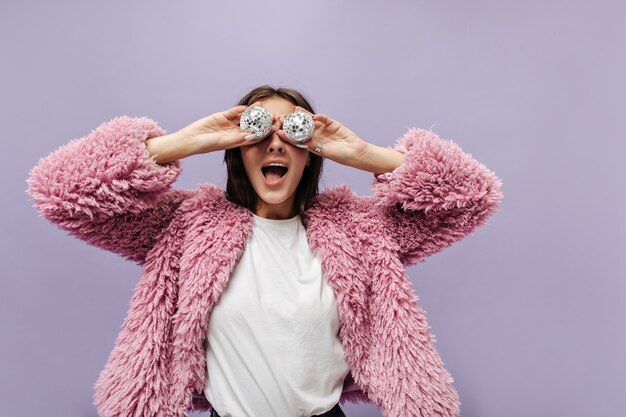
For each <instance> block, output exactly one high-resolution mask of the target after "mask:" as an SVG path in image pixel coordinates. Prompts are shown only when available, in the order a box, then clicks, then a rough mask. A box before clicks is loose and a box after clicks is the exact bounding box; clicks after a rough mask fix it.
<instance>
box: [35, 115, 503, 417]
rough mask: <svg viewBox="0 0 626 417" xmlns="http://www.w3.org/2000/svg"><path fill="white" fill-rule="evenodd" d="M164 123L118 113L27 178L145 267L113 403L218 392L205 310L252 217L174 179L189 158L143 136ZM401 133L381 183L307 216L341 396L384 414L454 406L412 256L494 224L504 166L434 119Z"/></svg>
mask: <svg viewBox="0 0 626 417" xmlns="http://www.w3.org/2000/svg"><path fill="white" fill-rule="evenodd" d="M164 134H166V132H165V131H164V130H163V129H162V128H160V127H159V125H158V124H157V123H156V122H155V121H153V120H151V119H149V118H146V117H129V116H120V117H116V118H114V119H112V120H110V121H108V122H106V123H102V124H101V125H100V126H98V127H97V128H96V129H95V130H93V131H92V132H91V133H90V134H89V135H87V136H86V137H83V138H80V139H74V140H71V141H70V142H69V143H67V144H65V145H63V146H61V147H60V148H59V149H57V150H56V151H54V152H52V153H51V154H50V155H48V156H46V157H45V158H42V159H40V160H39V162H38V164H37V165H36V166H35V167H34V168H33V169H32V170H31V172H30V176H29V178H28V180H27V183H28V189H27V192H28V194H29V195H30V196H31V197H32V198H33V200H34V207H35V208H36V209H37V210H38V211H39V212H40V213H41V215H42V216H44V217H45V218H47V219H48V220H50V221H51V222H53V223H55V224H57V225H58V226H59V227H60V228H62V229H64V230H66V231H67V232H69V233H70V234H71V235H73V236H76V237H78V238H79V239H82V240H84V241H85V242H88V243H89V244H91V245H94V246H97V247H99V248H102V249H105V250H109V251H112V252H115V253H117V254H119V255H121V256H123V257H125V258H126V259H129V260H132V261H134V262H136V263H138V264H139V265H141V266H142V267H143V272H142V274H141V277H140V279H139V281H138V283H137V285H136V288H135V290H134V293H133V296H132V300H131V303H130V308H129V311H128V313H127V316H126V318H125V320H124V322H123V324H122V328H121V331H120V333H119V335H118V337H117V338H116V341H115V346H114V348H113V350H112V352H111V354H110V356H109V358H108V361H107V364H106V366H105V368H104V369H103V370H102V372H101V373H100V376H99V378H98V380H97V382H96V384H95V393H94V405H95V406H96V407H97V409H98V413H99V415H100V416H102V417H130V416H134V417H139V416H143V417H149V416H150V417H152V416H155V417H157V416H158V417H181V416H186V415H187V414H188V411H190V410H210V409H211V408H212V407H211V404H210V403H209V402H207V401H206V399H205V398H204V396H203V394H202V390H203V388H204V386H205V383H206V377H207V373H206V360H205V343H206V341H205V334H206V332H207V325H208V319H209V315H210V314H211V311H212V309H213V307H214V306H215V304H216V303H217V302H218V300H219V298H220V294H221V293H222V291H223V290H224V288H225V286H226V285H227V283H228V279H229V277H230V276H231V272H232V270H233V268H234V266H235V264H236V263H237V261H238V259H239V258H240V257H241V255H242V254H243V252H244V250H245V248H246V242H247V241H248V238H249V236H250V232H251V227H252V225H253V218H252V214H251V212H250V211H249V210H247V209H245V208H242V207H240V206H237V205H235V204H233V203H231V202H229V201H228V200H227V199H226V198H225V196H224V192H223V190H221V189H220V188H219V187H217V186H216V185H212V184H203V185H201V186H199V187H198V188H197V189H195V190H183V189H175V188H172V187H171V184H172V183H173V182H174V181H175V180H176V179H177V177H178V176H179V175H180V173H181V169H182V167H181V162H180V161H174V162H171V163H168V164H164V165H159V164H157V163H156V162H155V161H154V159H153V158H151V157H150V156H149V154H148V151H147V149H146V146H145V144H144V141H145V140H146V139H147V138H151V137H155V136H161V135H164ZM394 149H396V150H398V151H400V152H402V153H404V154H405V159H404V161H403V162H402V165H401V166H399V167H398V168H397V169H395V170H394V171H393V172H390V173H385V174H381V175H375V176H374V178H373V181H372V187H373V191H374V192H373V194H372V195H371V196H359V195H356V194H355V193H353V192H352V191H351V190H350V188H349V187H348V186H345V185H343V186H336V187H333V188H331V189H327V190H324V191H323V192H322V193H321V194H320V195H318V196H316V197H315V202H314V204H313V205H312V206H311V207H310V208H309V209H308V210H307V212H306V216H305V218H306V230H307V239H308V241H309V244H310V246H311V250H312V251H313V252H314V254H315V255H316V256H317V257H318V258H319V259H320V261H321V263H322V267H323V270H324V275H325V279H326V280H327V282H328V284H329V285H330V286H331V287H332V289H333V290H334V292H335V296H336V300H337V308H338V312H339V319H340V338H341V342H342V345H343V347H344V350H345V357H346V360H347V362H348V364H349V366H350V373H349V374H348V378H346V381H345V385H344V389H343V393H342V394H341V398H340V402H342V403H343V402H346V401H350V402H353V403H358V402H368V403H373V404H375V405H376V406H377V407H378V408H379V409H380V410H381V412H382V414H383V415H384V416H385V417H408V416H423V417H431V416H447V417H448V416H458V415H459V409H460V400H459V396H458V393H457V391H456V390H455V388H454V387H453V385H452V383H453V379H452V377H451V375H450V374H449V372H448V371H447V370H446V369H445V368H444V365H443V362H442V360H441V358H440V356H439V354H438V352H437V350H436V348H435V337H434V336H433V335H432V333H431V332H430V330H429V329H430V326H429V325H428V323H427V320H426V315H425V311H424V310H423V309H422V308H420V307H419V305H418V304H417V300H418V298H417V296H416V294H415V293H414V291H413V289H412V285H411V282H410V281H409V279H408V277H407V274H406V270H405V267H406V266H408V265H413V264H415V263H418V262H423V261H424V259H425V258H426V257H427V256H429V255H431V254H433V253H436V252H438V251H440V250H442V249H444V248H446V247H448V246H450V245H451V244H452V243H454V242H456V241H458V240H460V239H462V238H463V237H465V236H467V235H469V234H470V233H471V232H472V231H473V230H474V229H476V227H477V226H480V225H482V224H484V223H485V222H486V220H487V218H488V217H489V216H490V215H491V214H492V213H494V212H495V211H496V209H497V207H498V205H499V201H500V200H501V198H502V192H501V181H500V180H499V179H498V178H497V177H496V176H495V174H494V173H493V172H491V171H490V170H489V169H487V168H486V167H485V166H484V165H482V164H481V163H479V162H478V161H476V160H475V159H473V158H472V157H471V156H470V155H468V154H466V153H464V152H463V151H462V150H461V149H460V148H459V147H458V145H456V144H455V143H454V142H452V141H451V140H446V139H441V138H439V137H438V136H437V135H436V134H435V133H433V132H432V131H431V130H424V129H415V128H412V129H409V130H408V131H407V132H406V133H405V134H404V135H403V136H402V137H401V138H399V139H398V140H397V142H396V144H395V145H394Z"/></svg>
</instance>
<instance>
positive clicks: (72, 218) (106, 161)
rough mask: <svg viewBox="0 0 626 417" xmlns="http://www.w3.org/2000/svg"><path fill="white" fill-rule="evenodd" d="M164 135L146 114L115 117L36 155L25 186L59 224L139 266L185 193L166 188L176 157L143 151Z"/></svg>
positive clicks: (173, 177)
mask: <svg viewBox="0 0 626 417" xmlns="http://www.w3.org/2000/svg"><path fill="white" fill-rule="evenodd" d="M164 134H166V132H165V131H164V130H163V129H161V128H160V127H159V126H158V124H157V123H156V122H155V121H153V120H151V119H148V118H146V117H129V116H120V117H116V118H114V119H112V120H110V121H108V122H105V123H102V124H101V125H100V126H98V127H97V128H96V129H95V130H92V132H91V133H90V134H89V135H87V136H86V137H82V138H80V139H72V140H71V141H69V142H68V143H66V144H65V145H62V146H61V147H60V148H58V149H57V150H55V151H54V152H52V153H51V154H49V155H48V156H46V157H44V158H41V159H40V160H39V162H38V164H37V165H36V166H35V167H34V168H33V169H32V170H31V171H30V175H29V178H28V179H27V184H28V188H27V190H26V192H27V193H28V194H29V195H30V196H31V197H32V199H33V200H34V207H35V209H36V210H37V211H38V212H39V213H40V214H41V215H42V216H43V217H45V218H46V219H48V220H49V221H50V222H52V223H54V224H56V225H58V226H59V227H60V228H61V229H63V230H66V231H67V232H69V233H70V234H71V235H73V236H75V237H77V238H79V239H82V240H84V241H86V242H87V243H89V244H91V245H93V246H96V247H99V248H102V249H105V250H109V251H112V252H114V253H117V254H119V255H121V256H123V257H125V258H126V259H129V260H132V261H134V262H137V263H139V264H140V265H141V264H143V262H144V261H145V257H146V254H147V252H148V251H149V250H150V249H151V248H152V247H153V246H154V244H155V242H156V240H157V239H158V236H159V235H160V233H161V231H162V230H163V229H164V228H165V227H166V226H167V225H168V224H169V222H170V221H171V219H172V217H173V214H174V211H175V209H176V208H177V207H178V205H179V204H180V203H181V202H182V201H183V200H184V199H185V198H187V197H188V196H189V195H190V193H191V191H187V190H174V189H171V187H170V185H171V184H172V183H173V182H174V181H175V180H176V179H177V178H178V176H179V175H180V173H181V165H180V161H173V162H170V163H168V164H164V165H159V164H157V163H156V162H155V161H154V159H153V158H151V157H150V155H149V153H148V150H147V148H146V146H145V143H144V142H145V140H146V139H148V138H151V137H156V136H162V135H164Z"/></svg>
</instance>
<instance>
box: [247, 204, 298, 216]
mask: <svg viewBox="0 0 626 417" xmlns="http://www.w3.org/2000/svg"><path fill="white" fill-rule="evenodd" d="M254 214H256V215H257V216H259V217H265V218H266V219H272V220H286V219H291V218H292V217H294V216H295V215H296V214H297V211H296V210H295V207H293V202H287V201H285V202H284V203H282V204H268V203H266V202H264V201H263V202H262V203H261V205H260V207H259V208H257V210H256V212H255V213H254Z"/></svg>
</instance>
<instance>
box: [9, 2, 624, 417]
mask: <svg viewBox="0 0 626 417" xmlns="http://www.w3.org/2000/svg"><path fill="white" fill-rule="evenodd" d="M248 3H249V4H245V5H243V4H242V2H226V1H223V2H208V1H204V2H200V1H186V2H178V3H176V2H165V1H150V2H148V1H140V2H119V1H114V2H80V1H72V2H70V1H56V2H44V1H38V2H33V1H22V2H19V3H18V2H11V3H9V2H2V3H1V4H0V45H1V52H2V53H1V60H2V65H1V66H0V70H1V71H2V77H0V83H1V90H0V91H1V97H2V100H1V103H2V109H1V110H2V111H1V112H0V120H1V121H2V127H3V130H4V134H3V140H2V147H3V152H2V156H3V163H2V165H1V168H0V169H1V170H2V172H1V176H0V178H2V183H3V185H4V187H5V192H4V194H5V197H4V198H3V201H4V204H2V205H1V210H2V216H1V217H0V219H1V227H2V238H1V240H0V243H1V245H2V247H1V248H0V249H1V251H0V254H1V255H0V256H1V257H2V259H1V262H0V275H1V284H2V289H1V290H0V317H1V319H0V334H1V335H2V343H0V358H1V359H0V404H2V407H3V409H2V410H1V411H0V413H1V414H2V415H6V416H9V415H19V416H22V417H29V416H33V417H35V416H37V417H39V416H47V417H56V416H59V417H60V416H64V417H65V416H84V417H91V416H96V411H95V409H94V407H93V405H92V404H91V401H92V392H93V384H94V383H95V381H96V378H97V376H98V373H99V372H100V370H101V369H102V367H103V366H104V364H105V361H106V359H107V356H108V354H109V352H110V350H111V349H112V347H113V342H114V339H115V336H116V335H117V332H118V330H119V328H120V326H121V323H122V320H123V318H124V316H125V314H126V310H127V308H128V303H129V300H130V297H131V294H132V289H133V287H134V285H135V283H136V281H137V280H138V278H139V275H140V269H139V267H137V266H135V265H134V264H132V263H130V262H127V261H124V260H122V259H121V258H118V257H116V256H115V255H112V254H110V253H107V252H104V251H101V250H98V249H96V248H94V247H90V246H87V245H86V244H84V243H82V242H80V241H78V240H76V239H74V238H72V237H69V236H68V235H67V234H66V233H65V232H62V231H60V230H58V229H57V228H56V227H55V226H53V225H51V224H50V223H48V222H47V221H46V220H44V219H43V218H41V217H39V216H38V214H37V213H36V212H35V210H34V209H33V208H32V203H31V201H30V200H29V198H28V196H27V195H26V194H25V189H26V182H25V179H26V177H27V175H28V171H29V170H30V169H31V168H32V167H33V166H34V165H35V164H36V163H37V161H38V159H39V158H40V157H43V156H45V155H47V154H48V153H50V152H51V151H53V150H55V149H56V148H58V147H59V146H61V145H62V144H64V143H66V142H67V141H69V140H70V139H72V138H77V137H81V136H84V135H86V134H88V133H89V132H90V131H91V130H92V129H94V128H95V127H96V126H98V125H99V124H100V123H102V122H104V121H107V120H109V119H111V118H112V117H114V116H116V115H122V114H128V115H131V116H148V117H151V118H153V119H154V120H157V121H158V122H159V123H160V124H161V126H162V127H163V128H165V129H166V130H168V131H173V130H177V129H179V128H181V127H183V126H184V125H186V124H188V123H191V122H192V121H195V120H197V119H199V118H201V117H203V116H206V115H209V114H212V113H215V112H217V111H222V110H225V109H227V108H228V107H231V106H234V105H235V102H236V100H237V99H238V98H239V97H240V96H241V95H243V94H244V93H245V92H246V91H248V90H249V89H251V88H253V87H255V86H257V85H260V84H265V83H269V84H272V85H275V86H289V87H294V88H297V89H300V90H302V91H303V92H304V93H305V94H307V95H308V96H309V97H310V98H311V99H312V101H313V104H314V107H315V110H316V111H317V112H319V113H324V114H328V115H329V116H331V117H332V118H335V119H337V120H339V121H340V122H342V123H344V124H345V125H346V126H348V127H349V128H351V129H352V130H353V131H355V132H356V133H357V134H359V135H360V136H361V137H362V138H364V139H365V140H367V141H369V142H371V143H374V144H377V145H380V146H390V145H392V144H393V142H394V141H395V139H396V138H398V137H399V136H400V135H401V134H402V133H404V131H405V130H406V129H407V128H408V127H424V128H428V127H432V128H433V130H434V131H435V132H436V133H438V134H439V135H440V136H442V137H445V138H449V139H452V140H454V141H455V142H456V143H458V144H459V145H460V146H461V147H462V148H463V149H464V150H465V151H466V152H468V153H470V154H472V155H473V156H474V157H475V158H476V159H478V160H479V161H481V162H482V163H484V164H485V165H486V166H488V167H489V168H490V169H492V170H493V171H494V172H495V173H496V174H497V175H498V176H499V177H500V178H501V179H502V180H503V193H504V199H503V201H502V204H501V208H500V211H499V212H498V213H497V214H495V215H494V216H493V217H492V218H491V219H490V220H489V222H488V224H487V225H485V226H484V227H482V228H481V229H479V230H477V231H476V232H475V233H474V234H473V235H471V236H469V237H467V238H466V239H464V240H463V241H461V242H458V243H457V244H455V245H454V246H452V247H450V248H448V249H446V250H444V251H443V252H441V253H439V254H437V255H435V256H432V257H431V258H429V260H427V262H426V263H424V264H421V265H419V266H414V267H411V268H409V275H410V277H411V279H412V281H413V283H414V289H415V291H416V292H417V293H418V295H419V298H420V301H419V302H420V303H421V305H422V306H423V307H424V309H425V310H426V311H427V313H428V318H429V323H430V325H431V326H432V331H433V333H434V334H435V335H436V337H437V347H438V350H439V352H440V354H441V356H442V359H443V360H444V363H445V365H446V367H447V369H448V370H449V371H450V372H451V373H452V375H453V377H454V378H455V386H456V388H457V389H458V391H459V394H460V396H461V402H462V406H461V409H462V414H463V417H502V416H507V417H517V416H520V417H522V416H524V417H527V416H533V417H536V416H550V417H553V416H568V417H578V416H580V417H583V416H585V417H587V416H605V417H608V416H615V417H617V416H623V415H624V414H623V413H624V409H625V408H626V401H625V400H624V398H626V397H624V395H623V394H624V389H625V385H626V383H625V382H624V381H625V379H626V360H625V357H624V352H626V333H625V331H624V329H625V328H626V326H625V320H624V318H625V313H626V307H625V304H626V303H625V301H626V295H625V294H626V285H625V284H624V278H625V277H626V263H625V261H624V260H623V259H624V256H623V255H624V252H625V251H626V239H625V238H624V236H625V233H626V221H625V220H624V217H623V215H622V214H623V207H624V204H625V203H626V193H625V191H626V186H625V185H624V179H625V175H624V174H625V169H624V165H625V164H624V163H623V160H624V157H625V155H626V152H625V151H626V142H625V139H626V132H625V130H626V129H625V128H624V119H625V116H626V99H625V97H626V81H625V78H624V74H626V54H625V53H624V50H626V48H625V45H624V43H625V42H624V39H626V30H625V29H624V24H623V17H624V15H625V14H626V13H625V12H626V8H625V7H624V6H622V5H621V4H620V3H619V2H617V1H614V2H593V3H592V2H583V1H573V2H572V1H551V2H545V1H535V0H533V1H526V2H503V1H495V0H494V1H487V0H474V1H472V2H469V1H463V2H461V1H457V2H450V1H448V2H444V1H429V2H426V1H390V2H386V3H383V2H382V1H381V2H373V1H371V2H356V1H354V2H350V3H348V2H336V1H327V0H324V1H316V2H306V3H305V2H293V1H290V2H287V1H285V2H279V1H273V0H271V1H265V2H248ZM620 116H621V117H620ZM222 156H223V153H221V152H220V153H217V154H205V155H196V156H193V157H191V158H188V159H186V160H184V162H183V167H184V168H183V169H184V172H183V175H182V176H181V178H180V179H179V180H178V182H177V186H178V187H181V188H195V187H196V186H197V185H198V184H199V183H202V182H214V183H218V184H220V185H222V186H223V185H224V183H225V166H224V165H223V163H222ZM370 181H371V174H370V173H367V172H360V171H356V170H354V169H352V168H348V167H345V166H342V165H339V164H336V163H333V162H332V161H327V162H326V164H325V174H324V181H323V184H322V185H323V187H328V186H332V185H335V184H339V183H347V184H349V185H350V186H352V187H353V189H354V190H355V191H356V192H357V193H359V194H367V193H369V192H370V188H369V184H370ZM620 255H621V259H620ZM620 398H621V399H620ZM344 410H345V411H346V414H347V415H348V416H349V417H350V416H355V417H356V416H364V417H368V416H369V417H373V416H380V413H379V411H378V410H377V409H376V408H375V407H373V406H371V405H367V406H366V405H361V406H353V405H345V406H344Z"/></svg>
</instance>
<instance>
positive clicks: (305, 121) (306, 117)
mask: <svg viewBox="0 0 626 417" xmlns="http://www.w3.org/2000/svg"><path fill="white" fill-rule="evenodd" d="M283 131H284V132H285V136H287V139H289V140H290V141H291V142H294V143H302V142H306V141H307V140H309V139H311V137H312V136H313V132H314V131H315V123H313V118H312V117H311V115H310V114H309V113H307V112H304V111H294V112H292V113H289V114H288V115H287V117H285V122H284V123H283Z"/></svg>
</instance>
